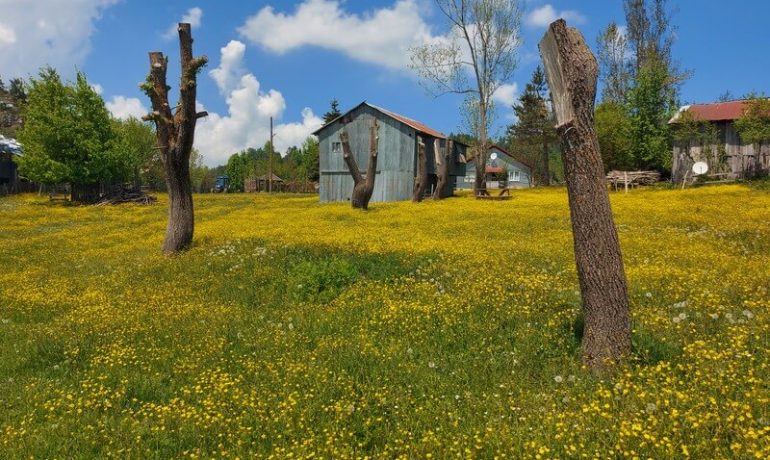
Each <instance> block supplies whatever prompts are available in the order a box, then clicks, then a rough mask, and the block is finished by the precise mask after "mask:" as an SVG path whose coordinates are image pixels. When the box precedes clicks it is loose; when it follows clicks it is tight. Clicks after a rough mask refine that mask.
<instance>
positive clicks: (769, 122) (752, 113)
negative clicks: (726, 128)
mask: <svg viewBox="0 0 770 460" xmlns="http://www.w3.org/2000/svg"><path fill="white" fill-rule="evenodd" d="M735 129H736V130H737V131H738V135H740V136H741V140H742V141H743V142H746V143H749V144H758V145H759V146H761V145H762V144H764V143H765V142H770V99H767V98H765V97H762V96H757V95H750V96H749V98H748V101H747V102H746V109H745V110H744V112H743V115H742V116H741V117H740V118H739V119H738V120H736V121H735Z"/></svg>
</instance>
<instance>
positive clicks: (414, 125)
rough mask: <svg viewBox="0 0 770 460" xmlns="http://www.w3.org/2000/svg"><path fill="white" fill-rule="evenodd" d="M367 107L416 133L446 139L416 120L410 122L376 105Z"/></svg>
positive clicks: (443, 135)
mask: <svg viewBox="0 0 770 460" xmlns="http://www.w3.org/2000/svg"><path fill="white" fill-rule="evenodd" d="M367 104H368V105H369V106H371V107H373V108H375V109H377V110H379V111H380V112H382V113H384V114H385V115H388V116H390V117H392V118H395V119H396V120H398V121H400V122H401V123H403V124H405V125H407V126H411V127H412V128H414V129H416V130H417V131H419V132H421V133H424V134H427V135H428V136H433V137H436V138H438V139H446V135H445V134H444V133H441V132H439V131H436V130H435V129H433V128H430V127H428V126H427V125H424V124H423V123H420V122H419V121H417V120H412V119H411V118H408V117H405V116H403V115H399V114H397V113H395V112H391V111H390V110H385V109H383V108H382V107H377V106H376V105H372V104H369V103H367Z"/></svg>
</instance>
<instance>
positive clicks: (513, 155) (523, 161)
mask: <svg viewBox="0 0 770 460" xmlns="http://www.w3.org/2000/svg"><path fill="white" fill-rule="evenodd" d="M489 149H490V150H492V149H495V150H497V151H499V152H500V153H502V154H504V155H507V156H508V157H510V158H513V159H514V160H516V161H518V162H519V163H521V164H523V165H524V166H526V167H527V168H529V169H530V170H531V169H532V165H531V164H529V161H527V160H526V159H524V158H522V157H521V156H520V155H516V154H513V153H511V152H509V151H507V150H505V149H504V148H502V147H500V146H499V145H497V144H492V145H490V146H489ZM487 172H488V171H487Z"/></svg>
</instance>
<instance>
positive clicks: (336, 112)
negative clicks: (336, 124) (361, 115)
mask: <svg viewBox="0 0 770 460" xmlns="http://www.w3.org/2000/svg"><path fill="white" fill-rule="evenodd" d="M329 106H330V107H329V111H328V112H326V113H325V114H324V124H326V123H329V122H330V121H332V120H334V119H335V118H337V117H339V116H340V115H342V112H340V103H339V101H337V99H332V100H331V102H329Z"/></svg>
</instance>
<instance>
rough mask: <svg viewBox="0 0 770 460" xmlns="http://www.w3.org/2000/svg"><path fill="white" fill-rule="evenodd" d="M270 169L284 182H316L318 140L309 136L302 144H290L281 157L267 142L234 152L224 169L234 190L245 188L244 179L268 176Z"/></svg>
mask: <svg viewBox="0 0 770 460" xmlns="http://www.w3.org/2000/svg"><path fill="white" fill-rule="evenodd" d="M270 171H272V173H273V174H274V175H276V176H278V177H280V178H281V179H282V180H283V181H285V182H317V181H318V141H317V140H316V139H315V138H313V137H308V138H307V139H306V140H305V142H304V143H303V144H302V146H301V147H290V148H289V149H288V150H287V151H286V152H285V155H283V156H282V155H281V154H280V153H278V152H275V151H274V149H273V148H271V145H270V142H267V143H265V145H264V146H262V147H260V148H256V149H255V148H248V149H246V150H243V151H240V152H238V153H234V154H233V155H231V156H230V158H229V159H228V160H227V165H226V166H225V167H224V169H223V173H224V175H226V176H228V177H229V178H230V190H231V191H234V192H242V191H244V184H245V182H246V179H247V178H249V177H262V176H267V175H268V174H269V173H270Z"/></svg>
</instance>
